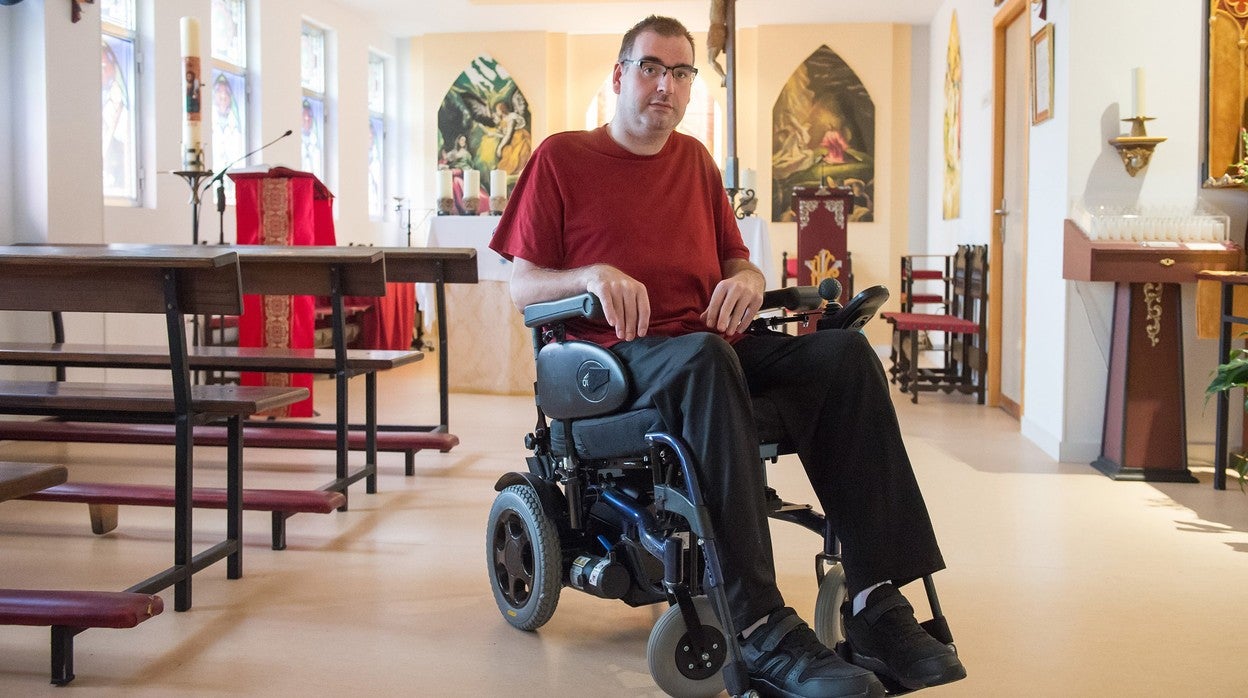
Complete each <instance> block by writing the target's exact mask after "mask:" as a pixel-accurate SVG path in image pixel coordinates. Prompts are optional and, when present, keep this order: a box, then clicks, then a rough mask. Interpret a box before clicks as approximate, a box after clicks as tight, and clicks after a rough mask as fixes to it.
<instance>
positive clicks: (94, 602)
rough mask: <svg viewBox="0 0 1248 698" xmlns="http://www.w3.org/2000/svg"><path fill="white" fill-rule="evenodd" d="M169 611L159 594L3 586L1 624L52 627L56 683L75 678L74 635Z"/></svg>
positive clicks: (129, 624)
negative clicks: (11, 587)
mask: <svg viewBox="0 0 1248 698" xmlns="http://www.w3.org/2000/svg"><path fill="white" fill-rule="evenodd" d="M163 610H165V602H164V601H162V600H161V598H160V597H159V596H156V595H155V594H136V593H132V592H126V591H119V592H109V591H64V590H43V589H0V625H36V626H38V625H48V626H51V627H52V683H54V684H56V685H58V686H64V685H65V684H67V683H69V682H70V681H73V680H74V636H75V635H77V634H78V633H80V632H82V631H84V630H86V629H88V628H133V627H134V626H136V625H138V624H139V623H142V622H143V621H145V620H147V619H148V618H151V617H153V616H156V615H159V614H160V612H161V611H163Z"/></svg>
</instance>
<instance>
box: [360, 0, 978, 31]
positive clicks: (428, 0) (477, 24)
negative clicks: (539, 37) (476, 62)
mask: <svg viewBox="0 0 1248 698" xmlns="http://www.w3.org/2000/svg"><path fill="white" fill-rule="evenodd" d="M337 1H338V2H339V3H341V4H343V5H345V6H347V7H350V8H352V9H354V10H355V11H357V12H359V13H361V14H363V15H365V16H366V17H368V18H369V19H370V20H372V21H373V22H375V23H377V24H378V25H380V26H382V27H385V28H386V30H387V31H388V32H389V33H391V34H393V35H394V36H398V37H404V36H413V35H420V34H443V33H458V32H465V31H478V32H487V31H552V32H563V33H569V34H597V33H608V34H617V33H618V34H622V33H623V32H624V31H625V30H627V29H628V28H629V27H631V26H632V25H633V24H635V23H636V22H637V21H638V20H640V19H642V18H643V17H645V16H647V15H649V14H652V13H656V14H666V15H670V16H673V17H676V18H677V19H679V20H681V21H682V22H684V23H685V24H686V25H687V26H688V27H689V29H691V30H693V31H705V30H706V27H707V25H708V24H709V20H708V17H709V15H710V6H711V0H652V1H651V2H635V1H634V0H580V1H579V2H565V1H563V0H337ZM943 2H944V0H902V1H900V2H899V1H895V0H885V1H881V0H738V2H737V26H738V27H752V26H758V25H759V24H763V23H766V24H841V23H861V22H894V23H900V24H928V23H930V22H931V19H932V17H933V16H934V15H935V13H936V10H937V9H939V7H940V6H941V4H942V3H943ZM984 2H987V0H984Z"/></svg>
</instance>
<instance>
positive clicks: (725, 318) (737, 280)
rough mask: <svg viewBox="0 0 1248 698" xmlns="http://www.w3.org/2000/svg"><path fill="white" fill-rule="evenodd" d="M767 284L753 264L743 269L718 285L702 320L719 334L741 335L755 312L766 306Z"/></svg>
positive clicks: (727, 276) (725, 278) (739, 269)
mask: <svg viewBox="0 0 1248 698" xmlns="http://www.w3.org/2000/svg"><path fill="white" fill-rule="evenodd" d="M765 284H766V281H765V280H764V279H763V275H762V273H761V272H760V271H758V269H757V268H756V267H755V266H753V265H747V266H740V267H739V268H738V269H736V271H735V273H733V274H731V275H726V276H725V277H724V279H723V280H722V281H720V282H719V283H718V284H716V285H715V291H714V292H712V293H711V304H710V305H709V306H707V308H706V310H705V311H704V312H703V313H702V321H703V322H705V323H706V326H707V327H708V328H710V329H713V330H715V331H716V332H719V333H720V334H728V335H733V334H740V333H741V332H744V331H745V328H747V327H749V326H750V322H752V321H753V320H754V315H755V313H757V312H758V309H759V308H760V307H762V305H763V286H764V285H765Z"/></svg>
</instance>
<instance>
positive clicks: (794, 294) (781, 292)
mask: <svg viewBox="0 0 1248 698" xmlns="http://www.w3.org/2000/svg"><path fill="white" fill-rule="evenodd" d="M823 303H824V299H823V296H820V295H819V289H818V288H817V287H815V286H786V287H785V288H777V289H772V290H770V291H766V292H764V293H763V305H762V307H760V308H759V311H763V310H774V309H776V308H784V309H785V310H793V311H803V310H818V309H819V308H820V307H821V306H822V305H823Z"/></svg>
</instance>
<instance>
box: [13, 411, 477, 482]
mask: <svg viewBox="0 0 1248 698" xmlns="http://www.w3.org/2000/svg"><path fill="white" fill-rule="evenodd" d="M173 436H174V428H173V425H169V424H112V423H103V422H59V421H38V422H30V421H0V439H10V440H13V441H59V442H70V443H79V442H87V443H117V444H154V445H168V444H172V443H173ZM227 436H228V434H227V431H226V428H225V427H220V426H216V425H204V426H198V427H196V428H195V433H194V437H195V443H196V444H197V445H201V446H225V445H226V444H227ZM337 439H338V437H337V434H335V433H334V432H333V431H330V430H328V429H313V428H308V429H300V428H297V427H264V426H251V425H248V426H245V427H244V428H243V445H244V446H245V447H248V448H293V449H314V450H326V449H329V450H332V449H334V448H335V447H336V446H337V443H338V440H337ZM366 439H367V434H365V433H364V432H362V431H358V430H352V431H350V432H348V434H347V446H348V448H349V449H351V450H353V451H362V450H364V449H365V446H366ZM458 445H459V437H458V436H455V435H454V434H447V433H446V432H439V431H406V430H404V431H397V430H396V431H379V432H377V450H378V451H385V452H388V453H403V454H404V455H405V460H406V471H407V474H408V475H411V474H413V471H414V469H415V454H416V452H417V451H422V450H425V449H436V450H437V451H439V452H440V453H446V452H447V451H450V450H451V449H452V448H454V447H455V446H458Z"/></svg>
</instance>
